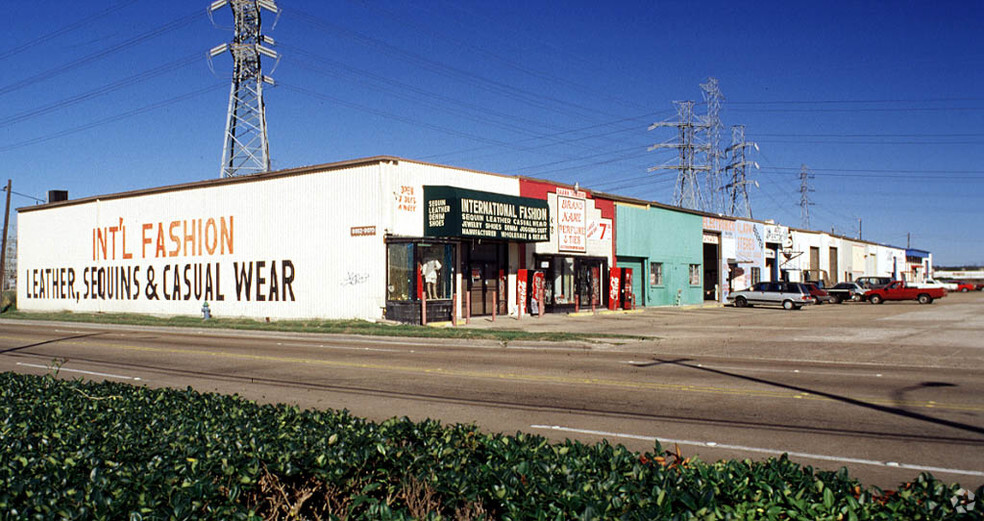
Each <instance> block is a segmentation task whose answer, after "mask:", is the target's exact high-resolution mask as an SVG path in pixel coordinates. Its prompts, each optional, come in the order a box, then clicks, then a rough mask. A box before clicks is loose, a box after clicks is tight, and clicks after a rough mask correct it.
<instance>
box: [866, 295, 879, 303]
mask: <svg viewBox="0 0 984 521" xmlns="http://www.w3.org/2000/svg"><path fill="white" fill-rule="evenodd" d="M868 302H871V303H872V304H881V303H882V298H881V296H879V295H872V296H871V298H869V299H868Z"/></svg>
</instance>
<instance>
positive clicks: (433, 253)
mask: <svg viewBox="0 0 984 521" xmlns="http://www.w3.org/2000/svg"><path fill="white" fill-rule="evenodd" d="M451 252H452V246H451V245H450V244H421V245H419V247H418V248H417V261H418V263H419V267H420V279H421V282H422V283H423V285H424V286H423V289H422V294H423V295H426V296H427V300H437V299H449V298H451V267H452V257H451Z"/></svg>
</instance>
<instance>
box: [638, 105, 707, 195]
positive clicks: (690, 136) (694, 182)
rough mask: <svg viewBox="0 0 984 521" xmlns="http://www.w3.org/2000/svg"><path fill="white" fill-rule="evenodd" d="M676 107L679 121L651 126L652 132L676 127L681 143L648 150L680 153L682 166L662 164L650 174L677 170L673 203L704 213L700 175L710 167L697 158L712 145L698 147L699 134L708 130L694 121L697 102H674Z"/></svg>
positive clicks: (653, 146) (702, 124) (677, 142)
mask: <svg viewBox="0 0 984 521" xmlns="http://www.w3.org/2000/svg"><path fill="white" fill-rule="evenodd" d="M674 103H675V104H676V106H677V116H678V117H679V121H676V122H658V123H653V124H652V125H650V126H649V130H653V129H655V128H660V127H674V128H676V129H677V131H678V141H676V142H666V143H659V144H656V145H652V146H650V147H649V150H650V151H652V150H656V149H661V148H675V149H677V150H679V152H680V164H679V165H661V166H654V167H651V168H650V169H649V171H650V172H653V171H656V170H677V171H678V174H677V182H676V189H675V190H674V193H673V204H674V205H676V206H680V207H683V208H689V209H692V210H704V200H703V195H702V194H701V190H700V179H699V178H698V174H699V173H700V172H707V171H709V170H710V169H711V167H710V166H708V165H702V164H699V163H698V161H697V155H698V153H699V152H706V151H707V149H708V148H710V145H707V144H698V143H697V142H696V140H697V132H698V131H700V130H704V129H706V128H707V125H706V124H704V123H695V122H694V102H693V101H675V102H674Z"/></svg>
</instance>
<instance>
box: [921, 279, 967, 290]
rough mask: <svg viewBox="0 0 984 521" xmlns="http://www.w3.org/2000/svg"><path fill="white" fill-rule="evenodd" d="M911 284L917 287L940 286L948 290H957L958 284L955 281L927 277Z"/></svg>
mask: <svg viewBox="0 0 984 521" xmlns="http://www.w3.org/2000/svg"><path fill="white" fill-rule="evenodd" d="M910 286H915V287H917V288H939V289H945V290H947V291H956V290H957V285H956V284H955V283H953V282H940V281H938V280H933V279H926V280H924V281H922V282H913V283H912V284H910Z"/></svg>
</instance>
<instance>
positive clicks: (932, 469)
mask: <svg viewBox="0 0 984 521" xmlns="http://www.w3.org/2000/svg"><path fill="white" fill-rule="evenodd" d="M530 428H531V429H538V430H550V431H561V432H571V433H576V434H589V435H593V436H604V437H608V438H626V439H631V440H642V441H655V440H657V439H658V440H659V442H660V443H664V444H665V443H676V444H677V445H692V446H698V447H713V448H715V449H730V450H738V451H743V452H757V453H762V454H774V455H777V456H778V455H780V454H783V453H785V454H788V455H789V456H793V457H797V458H809V459H814V460H823V461H836V462H838V463H853V464H857V465H872V466H876V467H892V468H902V469H910V470H917V471H920V472H922V471H926V472H937V473H948V474H961V475H965V476H977V477H984V472H981V471H978V470H964V469H951V468H945V467H931V466H927V465H913V464H909V463H899V462H897V461H876V460H868V459H858V458H845V457H841V456H828V455H825V454H810V453H808V452H791V451H787V450H780V449H764V448H760V447H746V446H744V445H728V444H724V443H717V442H714V441H693V440H674V439H670V438H658V437H654V436H642V435H639V434H625V433H621V432H605V431H594V430H589V429H575V428H573V427H561V426H559V425H530Z"/></svg>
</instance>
